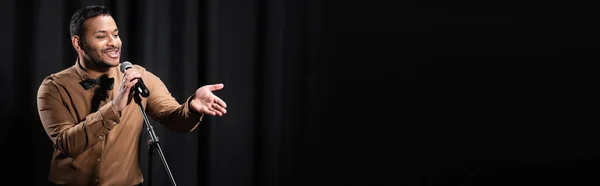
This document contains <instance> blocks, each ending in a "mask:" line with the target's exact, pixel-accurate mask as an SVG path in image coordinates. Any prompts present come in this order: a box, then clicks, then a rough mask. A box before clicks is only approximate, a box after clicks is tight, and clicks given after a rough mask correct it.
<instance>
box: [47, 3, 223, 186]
mask: <svg viewBox="0 0 600 186" xmlns="http://www.w3.org/2000/svg"><path fill="white" fill-rule="evenodd" d="M70 32H71V43H72V45H73V48H74V49H75V50H76V51H77V58H76V60H75V64H74V65H73V66H71V67H69V68H66V69H64V70H62V71H60V72H57V73H53V74H51V75H49V76H47V77H46V78H45V79H44V80H43V81H42V83H41V85H40V87H39V89H38V94H37V105H38V112H39V116H40V119H41V122H42V125H43V127H44V129H45V131H46V133H47V134H48V137H49V138H50V140H51V141H52V143H53V147H54V153H53V154H52V159H51V162H50V172H49V175H48V179H49V181H50V182H51V183H52V184H56V185H140V184H141V183H142V182H143V176H142V171H141V169H140V166H139V163H138V162H139V161H138V150H139V138H140V135H141V132H142V129H143V115H142V113H141V112H140V110H139V107H138V105H137V103H135V102H134V103H133V104H131V101H132V98H133V96H135V94H136V91H133V90H134V89H133V88H132V87H134V86H135V85H136V83H137V82H138V81H140V80H141V81H143V82H144V83H145V86H146V87H147V89H148V90H149V92H150V94H149V96H148V97H145V98H142V99H141V101H140V104H142V106H143V108H145V109H146V113H148V115H149V116H150V117H152V118H153V119H155V120H157V121H159V122H160V123H161V124H163V125H165V126H166V127H167V128H169V129H170V130H173V131H176V132H181V133H186V132H191V131H193V130H194V129H196V127H197V126H198V125H199V123H200V122H201V119H202V117H203V116H204V115H210V116H222V115H223V114H225V113H226V112H227V111H226V109H225V108H226V107H227V106H226V104H225V102H224V101H223V100H222V99H220V98H219V97H217V96H215V95H214V94H213V93H212V92H213V91H216V90H220V89H222V88H223V86H224V85H223V84H212V85H205V86H202V87H200V88H198V89H197V90H196V91H195V92H194V93H193V94H191V95H190V96H189V97H188V98H187V100H185V102H183V103H179V102H178V101H176V100H175V98H173V97H172V96H171V94H170V93H169V90H167V88H166V86H165V84H163V82H162V81H161V80H160V79H159V78H158V77H157V76H155V75H154V74H152V73H151V72H150V71H148V70H146V69H145V68H143V67H142V66H139V65H133V67H132V68H126V70H124V71H123V72H122V71H120V70H119V69H120V67H121V63H120V54H121V45H122V41H121V39H120V37H119V29H118V27H117V24H116V22H115V20H114V19H113V17H112V16H111V14H110V12H109V10H107V9H106V8H105V7H103V6H99V5H91V6H87V7H84V8H82V9H80V10H78V11H77V12H75V14H73V16H72V18H71V23H70Z"/></svg>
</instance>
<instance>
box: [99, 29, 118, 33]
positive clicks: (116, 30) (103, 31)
mask: <svg viewBox="0 0 600 186" xmlns="http://www.w3.org/2000/svg"><path fill="white" fill-rule="evenodd" d="M118 31H119V29H118V28H116V29H115V30H114V31H113V32H118ZM96 33H106V30H98V31H96V32H95V33H94V34H96Z"/></svg>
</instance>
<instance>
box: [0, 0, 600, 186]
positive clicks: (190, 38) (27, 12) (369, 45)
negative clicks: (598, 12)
mask: <svg viewBox="0 0 600 186" xmlns="http://www.w3.org/2000/svg"><path fill="white" fill-rule="evenodd" d="M89 3H101V4H106V5H107V6H109V7H110V8H112V9H115V13H116V14H115V16H114V17H115V18H116V21H117V23H118V25H119V26H120V29H121V30H122V32H123V33H122V34H121V35H122V38H123V39H124V47H123V48H124V49H123V50H124V53H123V57H122V58H123V59H124V60H130V61H132V62H134V63H138V64H141V65H144V66H146V67H147V68H148V69H149V70H150V71H153V72H156V74H157V75H159V77H161V78H162V79H163V81H165V83H166V84H167V86H169V88H170V90H171V91H172V92H173V95H174V96H175V97H176V98H177V99H178V100H180V101H182V100H183V99H185V98H186V97H187V96H188V95H189V94H191V93H192V92H193V90H195V88H197V87H199V86H201V85H203V84H209V83H216V82H223V83H225V89H223V90H222V91H220V92H218V93H217V95H219V96H221V97H222V98H223V99H224V100H225V101H226V102H227V103H228V105H229V107H230V109H229V113H228V114H227V115H226V116H223V117H219V118H217V117H209V118H207V121H206V122H205V124H204V125H202V126H201V127H200V128H198V130H197V131H195V132H192V133H190V134H184V135H181V134H175V133H172V132H169V131H166V130H164V129H163V128H162V126H160V125H159V124H155V125H156V126H157V130H158V131H159V133H158V134H159V136H161V137H162V138H161V139H163V142H162V143H163V144H164V148H165V150H166V156H167V158H168V161H169V163H171V170H172V171H173V173H174V175H175V179H176V180H178V183H179V185H215V186H216V185H219V186H223V185H236V186H241V185H311V186H312V185H340V186H341V185H344V186H359V185H360V186H362V185H365V186H367V185H368V186H384V185H385V186H388V185H546V184H560V185H581V184H583V183H587V184H589V185H593V183H597V182H598V181H597V179H595V176H596V175H597V174H598V173H599V171H598V169H597V167H598V165H600V162H599V161H598V160H599V159H598V150H597V147H596V144H597V134H596V133H597V130H596V129H595V128H596V127H595V125H597V119H596V117H594V116H595V115H594V114H596V113H597V111H598V108H597V104H598V98H597V95H598V88H597V84H596V81H595V80H593V79H598V78H597V75H596V73H595V72H596V71H597V69H598V68H597V67H598V66H597V65H596V63H597V62H593V61H597V59H595V57H592V56H593V55H594V54H595V53H596V50H595V49H594V50H593V48H592V44H594V43H593V42H594V41H595V39H594V38H596V37H595V36H594V35H593V33H595V32H593V31H595V30H593V29H592V26H593V25H595V24H596V22H597V21H596V20H595V19H592V18H591V17H592V6H591V5H589V4H586V3H583V2H575V1H569V2H561V1H556V2H553V1H515V2H507V1H492V0H486V1H469V0H463V1H414V2H413V1H317V0H308V1H300V0H286V1H274V0H273V1H271V0H253V1H242V0H222V1H200V2H195V1H170V2H158V1H148V2H146V1H126V2H117V1H63V2H56V3H51V2H41V1H29V2H25V1H2V6H1V7H2V11H1V12H2V16H1V17H3V18H2V22H3V23H5V24H6V26H5V27H4V28H3V29H1V30H2V36H4V37H3V38H5V39H4V44H3V45H2V48H1V49H2V50H1V51H2V56H4V59H3V60H2V64H3V66H4V67H5V68H2V71H1V72H2V78H3V81H4V82H3V83H4V86H5V90H4V91H2V99H3V100H2V103H3V104H2V105H3V106H2V113H3V118H6V119H4V121H5V122H3V124H2V126H3V127H2V130H1V131H2V132H1V133H0V134H1V135H2V138H1V140H2V146H3V147H2V149H3V151H2V153H1V154H2V158H3V160H4V161H5V163H6V164H7V165H8V166H5V170H7V171H8V172H9V174H2V175H3V176H5V177H4V179H3V180H6V181H8V180H17V182H22V183H23V184H24V185H25V184H26V185H43V184H45V178H46V175H47V169H48V163H49V162H48V161H49V158H50V155H51V150H52V148H51V142H50V141H49V140H47V136H45V133H44V131H43V128H42V127H41V123H40V122H39V116H38V115H37V111H36V105H35V93H36V91H37V86H39V83H40V82H41V78H43V77H45V76H46V75H49V73H52V72H55V71H58V70H59V69H62V68H66V67H69V66H70V65H72V64H73V63H72V62H73V60H74V55H75V54H74V51H73V49H72V47H71V46H70V43H69V39H68V35H67V34H68V30H67V28H68V27H67V25H68V19H69V18H70V15H71V14H72V13H73V12H74V11H75V10H76V9H78V8H79V7H80V6H81V5H84V4H89ZM55 23H56V24H55ZM143 139H145V137H144V138H143ZM140 147H141V149H140V155H141V161H142V167H143V168H144V173H145V177H146V178H147V176H148V175H147V170H145V169H146V168H147V167H146V166H145V165H144V164H145V163H144V161H147V157H146V156H145V154H144V150H145V148H144V147H145V146H144V144H141V146H140ZM154 165H156V166H155V167H156V169H155V170H153V172H154V174H153V175H154V176H156V177H155V180H157V182H159V183H156V185H169V182H168V180H167V178H166V175H165V174H164V170H163V169H161V167H160V161H158V159H157V160H156V161H155V164H154ZM21 176H22V177H24V178H18V179H17V177H21ZM146 184H147V183H146Z"/></svg>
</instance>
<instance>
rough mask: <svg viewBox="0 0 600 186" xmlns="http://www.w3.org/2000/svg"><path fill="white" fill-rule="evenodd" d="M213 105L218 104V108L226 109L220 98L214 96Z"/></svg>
mask: <svg viewBox="0 0 600 186" xmlns="http://www.w3.org/2000/svg"><path fill="white" fill-rule="evenodd" d="M215 103H217V104H219V106H221V107H223V108H227V104H226V103H225V101H223V100H222V99H221V98H219V97H217V96H215Z"/></svg>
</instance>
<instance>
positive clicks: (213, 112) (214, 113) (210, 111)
mask: <svg viewBox="0 0 600 186" xmlns="http://www.w3.org/2000/svg"><path fill="white" fill-rule="evenodd" d="M207 110H208V111H207V113H208V115H211V116H214V115H217V111H216V110H215V109H212V108H208V109H207Z"/></svg>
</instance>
